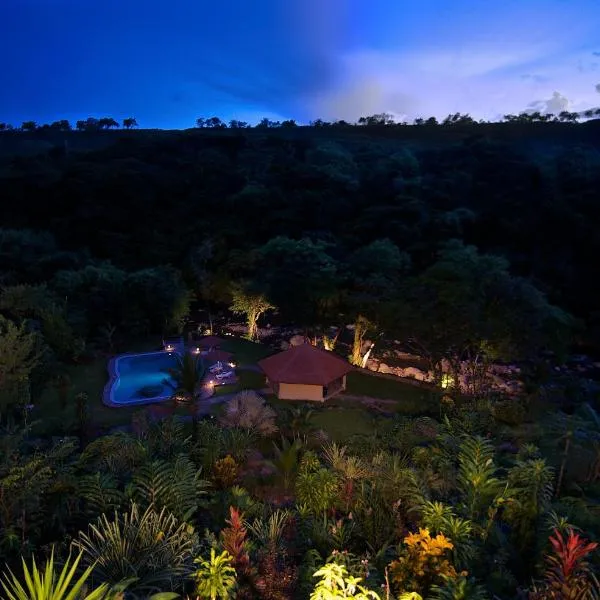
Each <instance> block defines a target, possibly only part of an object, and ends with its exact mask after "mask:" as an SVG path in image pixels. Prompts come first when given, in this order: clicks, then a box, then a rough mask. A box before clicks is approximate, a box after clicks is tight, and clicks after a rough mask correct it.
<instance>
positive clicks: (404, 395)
mask: <svg viewBox="0 0 600 600" xmlns="http://www.w3.org/2000/svg"><path fill="white" fill-rule="evenodd" d="M346 385H347V387H346V393H347V394H348V395H351V396H367V397H369V398H378V399H382V400H397V403H396V405H395V406H392V407H391V410H393V411H394V412H397V413H399V414H404V415H415V416H416V415H431V414H432V413H433V414H438V413H439V394H438V393H437V392H436V391H435V390H433V389H428V388H421V387H418V386H416V385H411V384H410V383H405V382H403V381H401V380H396V379H388V378H386V377H377V376H376V375H369V374H368V373H364V372H359V371H354V372H352V373H348V377H347V384H346ZM342 398H343V396H342Z"/></svg>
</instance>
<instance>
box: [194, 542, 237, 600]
mask: <svg viewBox="0 0 600 600" xmlns="http://www.w3.org/2000/svg"><path fill="white" fill-rule="evenodd" d="M232 560H233V558H232V557H231V555H230V554H229V552H227V550H224V551H223V552H221V554H219V555H218V556H217V554H216V552H215V549H214V548H211V549H210V558H209V559H208V560H207V559H204V558H202V557H200V558H197V559H195V560H194V563H196V564H197V565H198V568H197V570H196V572H195V573H194V579H195V580H196V593H197V594H198V595H199V596H200V597H201V598H210V600H216V599H217V598H220V599H221V600H229V598H232V597H233V592H234V589H235V587H236V585H237V582H236V572H235V569H234V568H233V567H232V566H231V562H232Z"/></svg>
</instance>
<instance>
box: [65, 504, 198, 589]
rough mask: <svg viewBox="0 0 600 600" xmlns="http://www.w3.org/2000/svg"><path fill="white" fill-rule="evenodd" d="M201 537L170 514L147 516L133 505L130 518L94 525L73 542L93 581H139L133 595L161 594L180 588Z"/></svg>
mask: <svg viewBox="0 0 600 600" xmlns="http://www.w3.org/2000/svg"><path fill="white" fill-rule="evenodd" d="M196 543H197V536H196V535H195V534H194V533H193V529H192V528H191V527H190V526H189V525H187V524H186V523H182V522H179V521H178V520H177V519H176V518H175V517H174V516H173V515H172V514H170V513H168V512H167V510H166V509H165V508H163V509H162V510H161V511H160V512H158V511H157V510H156V509H155V508H154V507H153V506H149V507H148V508H147V509H146V510H145V511H144V512H143V513H142V512H140V509H139V507H138V506H137V505H136V504H135V503H132V504H131V506H130V508H129V510H128V511H127V512H125V513H118V512H115V513H114V518H113V519H112V520H109V517H108V516H107V515H105V514H104V515H102V516H101V517H99V518H98V519H97V520H96V522H95V523H93V524H90V525H89V527H88V531H87V532H83V531H82V532H80V533H79V536H78V538H77V539H76V540H75V541H74V542H73V545H74V547H75V548H76V549H77V550H79V551H80V552H82V556H83V562H84V563H85V564H87V565H90V566H91V565H93V568H94V577H97V578H98V579H100V580H101V581H104V582H108V583H110V584H112V585H116V584H118V583H121V582H122V581H124V580H128V579H130V578H132V577H133V578H135V583H134V585H133V587H132V591H135V590H138V591H161V590H163V589H164V588H165V587H171V586H178V585H180V584H181V582H182V578H183V577H185V576H186V575H187V574H188V573H189V572H190V568H191V558H192V552H193V550H194V547H195V544H196Z"/></svg>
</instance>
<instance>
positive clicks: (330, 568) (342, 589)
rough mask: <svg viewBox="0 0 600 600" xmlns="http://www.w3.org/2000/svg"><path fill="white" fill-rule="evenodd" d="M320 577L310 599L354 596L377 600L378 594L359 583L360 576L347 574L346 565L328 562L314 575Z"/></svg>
mask: <svg viewBox="0 0 600 600" xmlns="http://www.w3.org/2000/svg"><path fill="white" fill-rule="evenodd" d="M313 576H314V577H320V578H321V579H320V581H319V582H318V583H317V584H316V586H315V589H314V590H313V593H312V594H311V595H310V600H333V599H334V598H354V599H355V600H368V599H369V598H372V599H373V600H378V599H379V595H378V594H377V593H376V592H373V591H372V590H368V589H367V588H366V587H364V586H362V585H360V582H361V581H362V580H361V578H360V577H354V576H352V575H349V574H348V571H347V570H346V567H345V566H343V565H340V564H337V563H328V564H326V565H324V566H323V567H321V568H320V569H319V570H318V571H317V572H316V573H315V574H314V575H313Z"/></svg>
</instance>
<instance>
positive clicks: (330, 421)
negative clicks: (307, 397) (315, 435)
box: [311, 407, 375, 443]
mask: <svg viewBox="0 0 600 600" xmlns="http://www.w3.org/2000/svg"><path fill="white" fill-rule="evenodd" d="M311 423H312V424H313V425H314V426H315V427H316V428H318V429H323V430H324V431H326V432H327V434H328V435H329V437H330V438H331V439H332V440H333V441H334V442H338V443H343V442H345V441H346V440H348V438H351V437H352V436H354V435H364V436H370V435H374V434H375V418H374V417H373V415H371V414H370V413H369V412H368V411H366V410H364V409H362V408H349V407H329V408H325V409H324V410H318V411H316V412H315V413H314V415H313V416H312V418H311Z"/></svg>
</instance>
